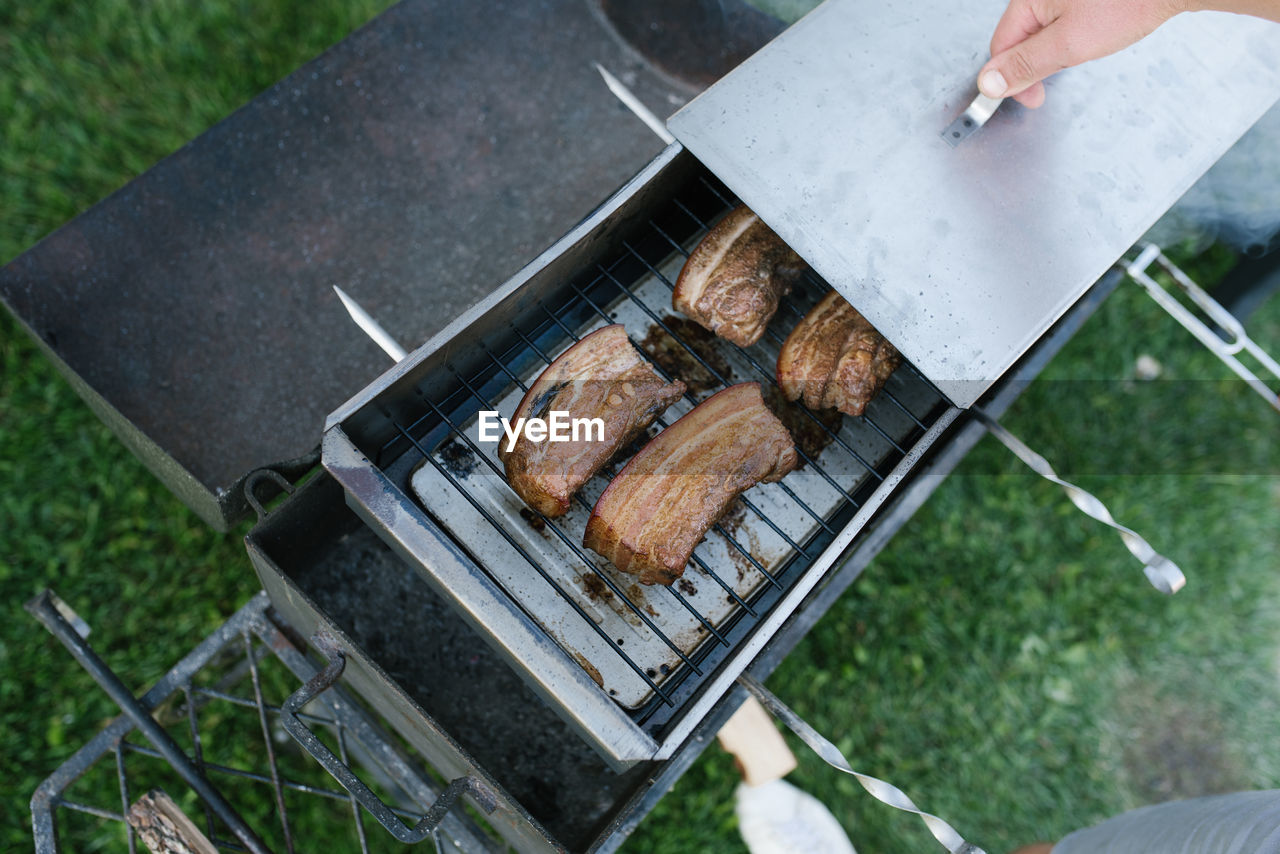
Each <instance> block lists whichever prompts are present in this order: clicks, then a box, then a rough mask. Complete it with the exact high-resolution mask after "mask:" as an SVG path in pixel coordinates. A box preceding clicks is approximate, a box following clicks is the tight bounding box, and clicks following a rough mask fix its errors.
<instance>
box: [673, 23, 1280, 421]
mask: <svg viewBox="0 0 1280 854" xmlns="http://www.w3.org/2000/svg"><path fill="white" fill-rule="evenodd" d="M1004 6H1005V3H1004V0H978V2H972V3H964V4H956V3H952V2H945V0H910V2H908V0H894V2H888V3H861V2H856V0H827V2H826V3H824V4H823V5H822V6H820V7H819V8H818V9H816V10H815V11H814V12H812V13H811V14H810V15H808V16H807V17H806V18H804V19H803V20H802V21H800V22H799V23H797V24H796V25H794V26H793V27H791V28H790V29H789V30H787V31H786V32H785V33H783V34H782V35H781V36H779V37H778V38H777V39H775V40H774V41H773V42H771V43H770V44H769V45H768V46H767V47H765V48H764V49H763V50H761V51H760V52H759V53H757V54H756V55H755V56H753V57H752V58H751V59H749V60H748V61H747V62H745V63H743V64H742V65H741V66H739V67H738V68H737V69H735V70H734V71H733V72H731V73H730V74H728V75H727V76H726V77H724V78H723V79H722V80H721V81H720V82H718V83H716V84H715V85H714V86H712V87H711V88H710V89H708V90H707V91H706V92H704V93H703V94H702V95H701V96H699V97H698V98H697V99H696V100H694V101H693V102H692V103H690V104H689V105H688V106H686V107H685V108H684V109H683V110H681V111H680V112H679V113H677V114H676V115H675V116H673V117H672V118H671V120H670V122H669V126H670V128H671V131H672V132H673V133H674V134H675V135H676V137H677V138H678V139H679V140H680V141H681V142H682V143H683V144H684V145H685V146H686V147H688V148H689V149H690V150H691V151H692V152H693V153H694V154H695V155H696V156H697V157H698V158H699V159H700V160H701V161H702V162H703V163H704V164H706V165H707V166H708V167H709V168H710V169H711V170H712V171H713V172H715V173H716V175H717V176H719V177H720V178H721V180H723V181H724V182H725V183H726V184H728V185H729V187H730V188H731V189H732V190H733V191H734V192H735V193H737V194H738V195H739V196H740V197H741V198H742V199H743V200H744V201H745V202H746V203H747V204H748V205H749V206H750V207H751V208H752V209H753V210H755V211H756V213H758V214H759V215H760V216H761V217H762V218H763V219H764V220H765V221H766V222H768V223H769V224H770V225H771V226H772V227H773V228H774V229H775V230H776V231H777V232H778V233H779V234H780V235H781V236H782V237H783V239H785V240H786V241H787V242H788V243H789V244H791V246H792V247H793V248H795V249H796V251H798V252H799V253H800V254H801V255H803V256H804V257H805V259H806V260H808V261H809V263H810V264H812V265H813V267H814V268H815V269H816V270H817V271H818V273H820V274H821V275H822V276H823V277H824V278H825V279H826V280H827V281H829V282H831V283H832V284H833V285H834V286H835V287H836V288H837V289H838V290H839V291H840V292H841V293H842V294H844V296H845V297H847V298H848V299H849V300H850V302H852V303H853V304H854V305H855V306H856V307H857V308H858V309H859V310H861V311H862V312H863V314H865V315H866V316H867V318H868V319H870V320H871V321H872V322H873V323H874V324H875V325H876V326H877V328H879V329H880V331H881V332H883V333H884V334H885V335H886V336H887V337H888V338H889V339H890V340H891V341H893V343H894V344H896V345H897V346H898V348H899V349H901V350H902V351H903V352H904V353H905V354H906V356H907V357H908V358H910V359H911V360H912V361H913V362H914V363H915V364H916V365H917V366H918V367H919V368H921V369H922V370H923V371H924V372H925V373H926V374H927V375H928V376H929V377H930V378H931V379H932V380H934V382H936V383H937V385H938V386H939V388H941V389H942V391H943V392H944V393H946V394H947V395H948V396H949V397H950V398H951V400H952V401H953V402H955V403H956V404H957V405H960V406H969V405H970V404H972V403H974V402H975V401H976V400H977V399H978V398H979V397H980V396H981V395H982V393H983V392H984V391H985V390H986V389H987V388H988V387H989V386H990V385H991V383H992V382H994V381H995V380H996V379H997V378H998V377H999V376H1000V375H1001V374H1003V373H1004V372H1005V371H1006V370H1007V369H1008V368H1009V367H1010V366H1011V365H1012V364H1013V363H1014V361H1015V360H1016V359H1017V358H1018V357H1019V356H1020V355H1021V354H1022V353H1023V352H1024V351H1025V350H1026V349H1027V348H1028V347H1029V346H1030V345H1031V344H1032V343H1033V342H1034V341H1035V340H1036V339H1037V338H1039V337H1040V336H1041V335H1043V334H1044V332H1045V331H1046V330H1047V329H1048V328H1049V327H1050V325H1051V324H1052V323H1053V322H1054V321H1055V320H1056V319H1057V318H1058V317H1059V316H1061V314H1062V313H1063V312H1064V311H1065V310H1066V309H1067V308H1068V307H1069V306H1070V305H1071V304H1072V303H1073V302H1075V301H1076V300H1077V299H1078V298H1079V297H1080V296H1081V295H1082V294H1083V293H1084V292H1085V290H1087V289H1088V287H1089V286H1090V285H1091V284H1092V283H1093V282H1094V281H1095V280H1096V279H1097V278H1098V277H1099V276H1100V275H1102V273H1103V272H1105V271H1106V269H1107V268H1108V267H1109V266H1110V265H1111V264H1113V263H1114V262H1115V260H1116V259H1117V258H1119V257H1120V256H1121V255H1122V254H1123V253H1124V251H1125V250H1126V249H1128V248H1129V247H1130V246H1131V245H1132V244H1133V243H1134V242H1135V241H1136V240H1137V239H1138V238H1139V237H1140V236H1141V235H1142V234H1143V232H1144V231H1146V230H1147V229H1148V228H1149V227H1150V226H1151V225H1152V224H1153V223H1154V222H1155V220H1156V219H1158V218H1159V216H1160V215H1161V214H1162V213H1163V212H1164V211H1165V210H1167V209H1168V208H1169V207H1170V206H1171V205H1172V204H1173V203H1174V201H1176V200H1177V199H1178V197H1179V196H1181V195H1182V193H1184V192H1185V191H1186V190H1187V189H1188V188H1189V187H1190V186H1191V185H1192V184H1193V183H1194V182H1195V180H1196V179H1197V178H1199V176H1200V175H1202V174H1203V173H1204V172H1205V171H1206V170H1207V169H1208V168H1209V167H1210V166H1211V165H1212V164H1213V162H1214V161H1215V160H1217V159H1218V158H1219V157H1221V156H1222V154H1223V153H1224V152H1225V151H1226V150H1227V149H1228V148H1229V147H1230V146H1231V145H1232V144H1233V143H1234V142H1235V141H1236V140H1237V139H1238V138H1239V137H1240V136H1241V135H1243V134H1244V132H1245V131H1246V130H1248V128H1249V127H1250V126H1251V125H1252V124H1253V123H1254V122H1255V121H1256V120H1257V119H1258V117H1259V116H1261V115H1262V113H1263V112H1265V111H1266V110H1267V108H1268V107H1270V106H1271V104H1272V103H1273V102H1275V100H1276V99H1277V97H1278V96H1280V26H1277V25H1275V24H1272V23H1268V22H1265V21H1260V20H1256V19H1252V18H1246V17H1241V16H1234V15H1225V14H1217V13H1196V14H1191V15H1180V16H1178V17H1177V18H1175V19H1174V20H1172V21H1170V22H1169V23H1168V24H1166V25H1165V26H1164V27H1162V28H1161V29H1160V30H1158V31H1157V32H1156V33H1154V34H1153V35H1152V36H1150V37H1148V38H1147V39H1145V40H1144V41H1142V42H1140V43H1139V44H1137V45H1135V46H1133V47H1132V48H1130V49H1128V50H1126V51H1123V52H1122V53H1120V54H1117V55H1115V56H1112V57H1108V58H1106V59H1103V60H1099V61H1097V62H1093V63H1089V64H1086V65H1084V66H1080V67H1077V68H1073V69H1069V70H1067V71H1064V72H1062V73H1061V74H1059V75H1057V76H1056V77H1054V78H1053V79H1052V80H1051V81H1050V82H1049V87H1048V88H1049V93H1048V100H1047V103H1046V104H1045V106H1044V107H1042V108H1040V109H1039V110H1034V111H1033V110H1025V109H1023V108H1022V107H1020V106H1019V105H1017V104H1015V103H1013V102H1008V103H1006V104H1005V105H1004V106H1003V107H1002V108H1001V109H1000V110H999V111H998V112H997V113H996V114H995V115H994V116H993V117H992V118H991V120H990V121H989V122H988V123H987V125H986V126H985V127H983V128H982V129H981V130H980V131H978V132H977V133H976V134H974V135H973V136H972V137H971V138H969V139H967V140H965V141H964V142H963V143H962V144H961V145H959V146H957V147H954V148H953V147H951V146H948V145H947V144H946V142H944V141H943V140H942V138H941V137H940V135H939V134H940V132H941V131H942V129H943V128H945V127H946V126H947V125H948V124H949V123H950V122H951V121H952V120H953V119H955V117H956V116H957V115H959V113H960V112H961V111H962V110H963V109H964V107H965V105H966V104H968V103H969V102H970V101H971V100H972V99H973V97H974V95H975V94H976V88H975V86H974V79H975V76H976V74H977V72H978V69H979V68H981V66H982V64H983V62H985V60H986V58H987V45H988V41H989V39H990V37H991V31H992V29H993V28H994V26H995V23H996V21H997V20H998V19H999V16H1000V13H1001V11H1002V10H1003V8H1004Z"/></svg>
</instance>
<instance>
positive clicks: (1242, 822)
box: [1052, 789, 1280, 854]
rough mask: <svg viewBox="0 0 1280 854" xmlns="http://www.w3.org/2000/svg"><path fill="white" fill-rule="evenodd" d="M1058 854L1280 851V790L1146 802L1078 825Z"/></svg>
mask: <svg viewBox="0 0 1280 854" xmlns="http://www.w3.org/2000/svg"><path fill="white" fill-rule="evenodd" d="M1052 851H1053V854H1280V789H1270V790H1267V791H1262V792H1232V793H1231V794H1228V795H1213V796H1210V797H1207V798H1192V799H1191V800H1186V801H1170V802H1168V803H1163V804H1155V805H1153V806H1148V807H1141V808H1140V809H1136V810H1130V811H1129V812H1126V813H1121V814H1120V815H1118V816H1115V817H1113V818H1109V819H1107V820H1106V821H1104V822H1102V823H1101V824H1096V825H1094V826H1093V827H1088V828H1085V829H1084V830H1077V831H1076V832H1074V833H1072V834H1069V835H1068V836H1066V837H1065V838H1064V839H1063V840H1062V841H1061V842H1058V843H1057V844H1056V845H1054V846H1053V849H1052Z"/></svg>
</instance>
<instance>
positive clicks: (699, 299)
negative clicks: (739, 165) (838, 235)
mask: <svg viewBox="0 0 1280 854" xmlns="http://www.w3.org/2000/svg"><path fill="white" fill-rule="evenodd" d="M805 269H806V265H805V263H804V261H803V260H802V259H801V258H800V256H799V255H797V254H796V253H795V252H793V251H792V250H791V247H789V246H787V244H785V243H783V242H782V238H780V237H778V235H776V234H774V233H773V231H772V230H771V229H770V228H769V226H767V225H765V224H764V223H763V222H761V220H760V217H758V216H756V215H755V214H754V213H752V212H751V210H750V209H749V208H747V207H746V206H745V205H739V206H738V207H736V208H734V209H733V210H731V211H730V212H729V213H727V214H726V215H725V217H724V219H722V220H720V222H719V223H717V224H716V226H715V228H713V229H711V230H710V231H709V232H707V236H706V237H704V238H702V242H701V243H699V244H698V246H697V248H695V249H694V250H693V252H692V253H690V255H689V259H688V260H687V261H685V264H684V268H683V269H682V270H681V271H680V277H679V278H678V279H676V286H675V291H674V292H673V293H672V295H671V304H672V305H673V306H675V309H676V311H679V312H680V313H682V314H684V315H685V316H686V317H689V318H691V319H692V320H694V321H696V322H697V323H699V324H701V325H702V326H704V327H706V328H707V329H710V330H711V331H712V332H714V333H715V334H717V335H719V336H720V337H721V338H725V339H727V340H729V341H732V342H733V343H734V344H737V345H738V346H740V347H748V346H750V345H752V344H754V343H756V342H757V341H759V340H760V336H761V335H763V334H764V329H765V326H767V325H768V323H769V319H770V318H771V317H773V313H774V312H775V311H777V310H778V300H779V299H781V298H782V297H783V296H784V295H786V294H787V293H789V292H790V291H791V288H792V286H793V285H794V284H795V283H796V280H797V279H799V278H800V275H801V274H802V273H803V272H804V271H805Z"/></svg>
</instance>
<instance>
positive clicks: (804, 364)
mask: <svg viewBox="0 0 1280 854" xmlns="http://www.w3.org/2000/svg"><path fill="white" fill-rule="evenodd" d="M901 362H902V357H901V356H900V355H899V354H898V351H897V349H895V348H894V346H893V345H892V344H890V343H889V342H888V341H887V340H885V337H884V336H883V335H881V334H880V333H879V332H877V331H876V329H875V327H874V326H872V325H871V324H870V322H868V321H867V319H866V318H865V317H863V316H862V315H861V314H859V313H858V310H857V309H856V308H854V307H853V306H851V305H849V303H848V301H847V300H845V298H844V297H842V296H840V294H838V293H836V292H835V291H832V292H831V293H829V294H827V295H826V296H825V297H823V298H822V301H821V302H819V303H818V304H817V305H815V306H814V307H813V310H812V311H810V312H809V313H808V314H806V315H805V316H804V319H803V320H801V321H800V323H799V324H798V325H797V326H796V328H795V329H793V330H792V331H791V334H790V335H789V336H787V340H786V342H785V343H784V344H783V345H782V350H781V352H779V353H778V371H777V376H778V385H779V386H780V387H781V388H782V393H783V394H784V395H786V398H787V400H803V402H804V405H805V406H807V407H809V408H810V409H828V408H835V409H838V410H840V411H841V412H844V413H847V414H849V415H861V414H862V412H863V410H865V409H866V408H867V404H868V403H870V402H871V398H873V397H875V396H876V394H878V393H879V391H880V389H881V388H883V387H884V384H885V382H886V381H887V380H888V379H889V375H890V374H892V373H893V372H894V369H895V368H897V367H898V365H899V364H901Z"/></svg>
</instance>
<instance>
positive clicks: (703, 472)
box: [583, 383, 796, 584]
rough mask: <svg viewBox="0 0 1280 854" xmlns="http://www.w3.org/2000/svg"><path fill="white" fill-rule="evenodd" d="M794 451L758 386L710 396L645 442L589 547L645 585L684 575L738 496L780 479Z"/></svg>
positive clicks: (592, 525)
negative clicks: (692, 558) (636, 577)
mask: <svg viewBox="0 0 1280 854" xmlns="http://www.w3.org/2000/svg"><path fill="white" fill-rule="evenodd" d="M795 466H796V449H795V445H794V443H793V442H792V440H791V435H790V434H789V433H788V432H787V430H786V428H785V427H783V426H782V422H781V421H779V420H778V419H777V417H776V416H775V415H774V414H773V413H772V412H770V411H769V409H768V408H767V407H766V406H765V405H764V401H763V400H762V399H761V396H760V384H759V383H741V384H739V385H734V386H730V387H729V388H727V389H725V390H723V391H721V392H719V393H717V394H714V395H712V396H711V397H709V398H707V399H706V400H705V401H703V402H702V403H700V404H699V405H698V406H696V407H694V409H693V410H692V411H690V412H689V414H687V415H685V416H684V417H683V418H681V419H680V420H679V421H677V422H676V423H674V424H672V425H671V426H670V427H668V428H667V429H665V430H663V431H662V432H661V433H659V434H658V436H657V438H656V439H654V440H653V441H651V442H649V444H647V445H645V446H644V448H643V449H642V450H641V451H640V453H638V454H636V455H635V457H633V458H632V459H631V462H629V463H628V464H627V465H626V467H625V468H624V469H623V470H622V471H621V472H619V473H618V476H617V477H615V478H614V479H613V481H612V482H611V483H610V484H609V487H608V488H607V489H606V490H605V491H604V494H603V495H601V496H600V500H599V501H597V502H596V506H595V509H594V510H592V511H591V518H590V519H589V520H588V522H587V532H586V536H585V537H584V538H583V545H585V546H586V547H587V548H589V549H591V550H592V551H594V552H597V553H598V554H601V555H603V556H604V557H606V558H608V559H609V560H611V561H613V564H614V566H616V567H618V569H620V570H622V571H623V572H628V573H632V574H634V575H638V576H639V578H640V583H642V584H671V583H672V582H674V581H675V580H676V579H677V578H679V577H680V576H681V575H682V574H683V573H684V569H685V564H686V563H688V561H689V556H690V555H692V554H693V550H694V548H695V547H696V546H697V545H698V543H699V542H701V541H702V538H703V537H704V536H705V535H706V533H707V530H708V529H710V527H711V526H712V525H713V524H715V523H716V521H717V520H719V519H720V517H721V516H723V515H724V513H725V511H726V510H727V509H728V508H729V505H730V504H731V503H732V502H733V500H734V499H735V498H737V497H738V495H740V494H741V493H743V492H745V491H746V490H748V489H750V488H751V487H753V486H755V485H756V484H757V483H762V482H764V483H768V482H773V481H778V480H781V479H782V478H783V476H784V475H786V474H787V472H789V471H791V470H792V469H793V468H795Z"/></svg>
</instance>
